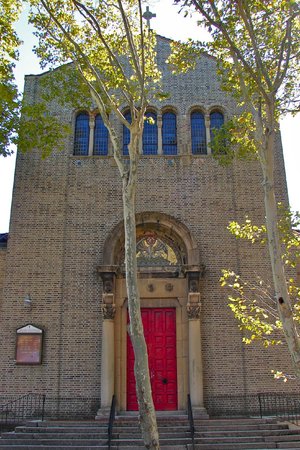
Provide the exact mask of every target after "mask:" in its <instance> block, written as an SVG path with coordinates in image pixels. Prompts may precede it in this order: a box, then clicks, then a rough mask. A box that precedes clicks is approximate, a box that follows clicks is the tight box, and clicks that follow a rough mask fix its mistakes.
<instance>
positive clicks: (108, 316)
mask: <svg viewBox="0 0 300 450" xmlns="http://www.w3.org/2000/svg"><path fill="white" fill-rule="evenodd" d="M101 309H102V311H103V319H104V320H114V318H115V314H116V305H115V304H114V303H113V304H102V305H101Z"/></svg>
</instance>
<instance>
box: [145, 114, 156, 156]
mask: <svg viewBox="0 0 300 450" xmlns="http://www.w3.org/2000/svg"><path fill="white" fill-rule="evenodd" d="M146 117H147V118H151V119H153V121H154V123H153V121H151V122H152V123H150V122H149V121H148V120H145V122H144V132H143V154H144V155H157V141H158V138H157V117H156V114H155V113H154V112H147V113H146Z"/></svg>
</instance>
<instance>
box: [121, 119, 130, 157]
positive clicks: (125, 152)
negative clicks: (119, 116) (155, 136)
mask: <svg viewBox="0 0 300 450" xmlns="http://www.w3.org/2000/svg"><path fill="white" fill-rule="evenodd" d="M124 117H125V119H126V120H127V121H128V122H129V123H131V114H130V111H127V112H126V113H125V114H124ZM129 142H130V131H129V130H128V128H127V127H125V125H123V155H129V152H128V144H129Z"/></svg>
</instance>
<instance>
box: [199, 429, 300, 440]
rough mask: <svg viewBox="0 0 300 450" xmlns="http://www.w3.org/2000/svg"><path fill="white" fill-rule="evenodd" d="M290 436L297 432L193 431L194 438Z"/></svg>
mask: <svg viewBox="0 0 300 450" xmlns="http://www.w3.org/2000/svg"><path fill="white" fill-rule="evenodd" d="M291 434H299V431H298V430H289V429H288V428H274V429H267V430H265V429H253V430H221V431H220V430H209V431H202V430H201V431H199V430H198V429H196V430H195V436H196V437H198V438H201V437H219V436H227V437H229V436H241V437H243V436H257V435H259V436H284V435H291Z"/></svg>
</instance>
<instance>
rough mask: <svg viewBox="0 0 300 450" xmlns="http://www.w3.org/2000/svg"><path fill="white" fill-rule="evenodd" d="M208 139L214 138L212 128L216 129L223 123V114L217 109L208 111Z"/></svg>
mask: <svg viewBox="0 0 300 450" xmlns="http://www.w3.org/2000/svg"><path fill="white" fill-rule="evenodd" d="M209 118H210V139H211V140H213V138H214V130H218V129H219V128H221V126H222V125H223V124H224V116H223V114H222V113H221V112H219V111H213V112H211V113H210V116H209Z"/></svg>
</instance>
